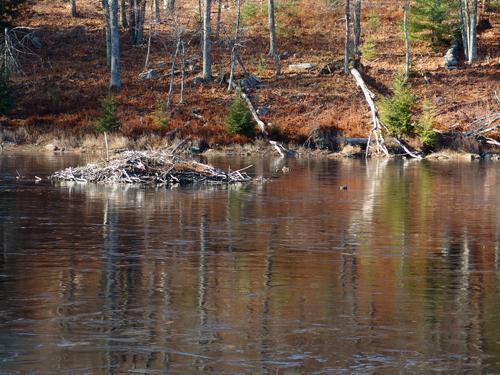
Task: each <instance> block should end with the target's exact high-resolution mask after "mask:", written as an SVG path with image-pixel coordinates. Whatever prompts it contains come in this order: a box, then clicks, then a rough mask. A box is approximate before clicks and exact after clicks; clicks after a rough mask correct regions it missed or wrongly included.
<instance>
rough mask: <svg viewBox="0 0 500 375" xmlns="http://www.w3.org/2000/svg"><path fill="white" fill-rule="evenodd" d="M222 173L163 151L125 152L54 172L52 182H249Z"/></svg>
mask: <svg viewBox="0 0 500 375" xmlns="http://www.w3.org/2000/svg"><path fill="white" fill-rule="evenodd" d="M250 167H251V166H248V167H246V168H244V169H241V170H237V171H227V172H226V171H224V170H222V169H219V168H216V167H213V166H211V165H208V164H203V163H199V162H197V161H194V160H188V159H183V158H180V157H177V156H173V155H169V154H167V153H166V152H163V151H125V152H123V153H121V154H118V155H116V156H115V157H113V158H112V159H111V160H109V161H102V162H98V163H91V164H87V165H86V166H83V167H76V168H72V167H70V168H66V169H64V170H62V171H58V172H55V173H54V174H52V175H51V176H50V177H49V179H50V180H52V181H74V182H80V183H88V182H91V183H103V184H116V183H119V184H147V185H165V186H172V185H178V184H180V185H186V184H195V183H211V184H214V183H215V184H231V183H241V182H250V181H252V178H251V177H250V176H249V175H248V174H246V173H245V172H244V170H246V169H248V168H250Z"/></svg>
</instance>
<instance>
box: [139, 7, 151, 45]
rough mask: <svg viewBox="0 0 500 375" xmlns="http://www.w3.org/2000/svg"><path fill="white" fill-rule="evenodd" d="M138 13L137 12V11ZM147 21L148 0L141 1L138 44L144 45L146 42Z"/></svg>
mask: <svg viewBox="0 0 500 375" xmlns="http://www.w3.org/2000/svg"><path fill="white" fill-rule="evenodd" d="M150 1H153V0H150ZM136 12H137V10H136ZM145 20H146V0H140V10H139V17H138V22H137V25H136V28H137V33H136V35H137V37H136V42H135V43H136V44H142V42H143V41H144V21H145Z"/></svg>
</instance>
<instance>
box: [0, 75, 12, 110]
mask: <svg viewBox="0 0 500 375" xmlns="http://www.w3.org/2000/svg"><path fill="white" fill-rule="evenodd" d="M13 91H14V90H13V89H12V87H11V85H10V79H9V74H8V73H6V72H5V71H3V70H2V71H0V116H3V115H7V114H8V113H9V112H10V111H11V110H12V108H14V93H13Z"/></svg>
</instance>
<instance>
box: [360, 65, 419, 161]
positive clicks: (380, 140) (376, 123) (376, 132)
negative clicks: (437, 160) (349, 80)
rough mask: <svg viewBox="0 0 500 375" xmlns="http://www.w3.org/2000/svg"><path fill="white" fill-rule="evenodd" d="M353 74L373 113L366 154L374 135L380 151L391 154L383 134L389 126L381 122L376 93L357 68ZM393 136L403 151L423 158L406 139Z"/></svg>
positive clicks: (416, 157) (386, 154)
mask: <svg viewBox="0 0 500 375" xmlns="http://www.w3.org/2000/svg"><path fill="white" fill-rule="evenodd" d="M351 74H352V76H353V77H354V80H355V81H356V84H357V85H358V86H359V88H360V89H361V91H363V94H364V96H365V99H366V102H367V103H368V106H369V107H370V111H371V114H372V122H373V128H372V129H371V131H370V134H369V136H368V142H367V144H366V153H365V156H366V157H368V154H369V151H370V142H371V139H372V136H373V137H374V138H375V142H376V143H377V149H378V150H379V151H382V152H383V153H384V154H385V156H389V151H388V150H387V147H386V146H385V142H384V137H383V134H382V130H383V129H385V130H386V131H387V127H385V126H383V124H382V123H381V122H380V119H379V117H378V111H377V107H376V106H375V102H374V101H373V99H374V98H375V94H374V93H372V92H371V91H370V90H369V89H368V87H366V84H365V81H364V80H363V77H361V74H360V73H359V71H358V70H357V69H351ZM393 138H394V139H395V141H396V142H397V143H398V144H399V146H400V147H401V148H402V149H403V151H404V152H405V153H406V154H407V155H409V156H411V157H412V158H415V159H421V156H419V155H417V154H416V153H414V152H413V151H411V150H410V148H409V147H408V146H407V145H406V144H405V143H404V141H402V140H400V139H398V138H397V137H393Z"/></svg>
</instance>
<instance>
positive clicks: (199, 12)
mask: <svg viewBox="0 0 500 375" xmlns="http://www.w3.org/2000/svg"><path fill="white" fill-rule="evenodd" d="M198 15H199V19H200V22H201V21H202V19H203V6H202V5H201V0H198Z"/></svg>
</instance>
